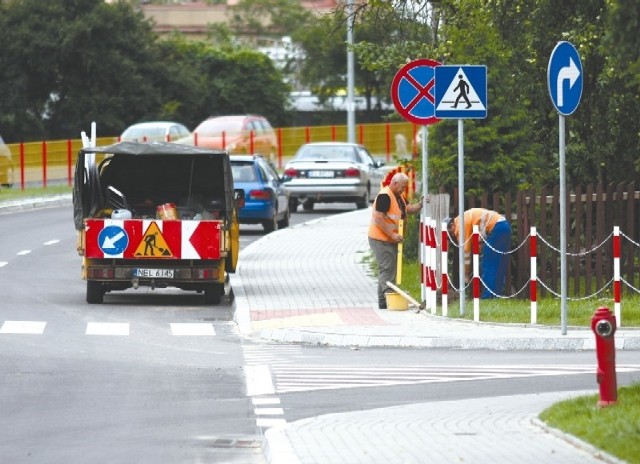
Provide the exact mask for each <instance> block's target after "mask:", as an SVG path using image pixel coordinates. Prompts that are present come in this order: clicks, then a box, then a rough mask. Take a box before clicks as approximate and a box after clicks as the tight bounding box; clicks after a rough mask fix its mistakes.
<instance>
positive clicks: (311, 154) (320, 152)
mask: <svg viewBox="0 0 640 464" xmlns="http://www.w3.org/2000/svg"><path fill="white" fill-rule="evenodd" d="M296 159H298V160H304V161H306V160H327V161H356V155H355V152H354V151H353V148H351V147H339V146H331V145H308V146H306V147H303V148H302V150H301V151H300V153H298V156H296Z"/></svg>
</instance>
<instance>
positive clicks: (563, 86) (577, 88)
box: [547, 41, 582, 335]
mask: <svg viewBox="0 0 640 464" xmlns="http://www.w3.org/2000/svg"><path fill="white" fill-rule="evenodd" d="M547 86H548V87H549V95H550V96H551V101H552V102H553V106H555V108H556V110H557V111H558V145H559V146H558V150H559V168H560V324H561V328H562V335H566V334H567V194H566V185H565V183H566V180H565V121H564V117H565V116H569V115H571V114H573V112H574V111H575V110H576V108H577V107H578V104H579V103H580V97H582V62H581V61H580V55H578V51H577V50H576V48H575V47H574V46H573V45H572V44H571V43H569V42H564V41H563V42H558V44H557V45H556V47H555V48H554V49H553V52H551V58H550V59H549V65H548V68H547Z"/></svg>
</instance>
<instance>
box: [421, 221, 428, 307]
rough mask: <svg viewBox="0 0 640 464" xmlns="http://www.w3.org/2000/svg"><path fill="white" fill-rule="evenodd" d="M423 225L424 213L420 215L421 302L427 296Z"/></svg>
mask: <svg viewBox="0 0 640 464" xmlns="http://www.w3.org/2000/svg"><path fill="white" fill-rule="evenodd" d="M424 223H425V216H424V211H423V212H421V213H420V298H421V301H425V300H426V294H427V290H426V289H427V281H426V272H425V255H426V251H425V239H424Z"/></svg>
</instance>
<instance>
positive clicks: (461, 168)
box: [458, 119, 465, 316]
mask: <svg viewBox="0 0 640 464" xmlns="http://www.w3.org/2000/svg"><path fill="white" fill-rule="evenodd" d="M458 214H459V216H458V217H459V218H460V219H459V220H458V261H459V262H458V284H459V285H460V287H459V289H460V315H461V316H464V290H465V288H464V285H465V284H464V242H465V237H464V119H458Z"/></svg>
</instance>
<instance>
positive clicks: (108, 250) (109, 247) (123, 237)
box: [98, 225, 129, 256]
mask: <svg viewBox="0 0 640 464" xmlns="http://www.w3.org/2000/svg"><path fill="white" fill-rule="evenodd" d="M128 244H129V236H128V235H127V233H126V232H125V230H124V229H123V228H122V227H119V226H113V225H111V226H107V227H105V228H104V229H102V230H101V231H100V233H99V234H98V246H99V247H100V249H101V250H102V252H103V253H104V254H107V255H112V256H113V255H120V254H122V252H123V251H124V250H125V249H126V248H127V245H128Z"/></svg>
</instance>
